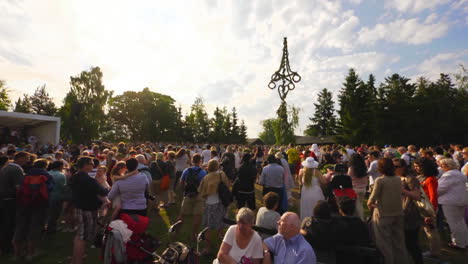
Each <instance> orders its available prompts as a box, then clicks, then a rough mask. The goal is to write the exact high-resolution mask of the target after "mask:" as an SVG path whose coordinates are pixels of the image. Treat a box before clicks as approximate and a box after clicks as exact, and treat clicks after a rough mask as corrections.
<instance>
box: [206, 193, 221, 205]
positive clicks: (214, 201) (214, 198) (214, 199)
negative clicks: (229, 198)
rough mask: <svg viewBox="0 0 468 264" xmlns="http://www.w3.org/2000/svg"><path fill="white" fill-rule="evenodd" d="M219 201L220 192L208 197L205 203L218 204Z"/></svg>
mask: <svg viewBox="0 0 468 264" xmlns="http://www.w3.org/2000/svg"><path fill="white" fill-rule="evenodd" d="M217 203H219V194H218V193H213V194H210V195H208V196H207V197H206V200H205V204H217Z"/></svg>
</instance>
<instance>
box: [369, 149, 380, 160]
mask: <svg viewBox="0 0 468 264" xmlns="http://www.w3.org/2000/svg"><path fill="white" fill-rule="evenodd" d="M369 155H370V156H371V157H374V158H376V159H378V158H379V157H380V152H379V151H377V150H374V151H371V152H370V153H369Z"/></svg>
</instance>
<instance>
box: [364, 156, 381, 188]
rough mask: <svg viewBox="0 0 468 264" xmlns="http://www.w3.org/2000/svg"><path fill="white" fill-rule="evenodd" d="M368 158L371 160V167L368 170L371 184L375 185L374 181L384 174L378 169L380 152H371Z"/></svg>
mask: <svg viewBox="0 0 468 264" xmlns="http://www.w3.org/2000/svg"><path fill="white" fill-rule="evenodd" d="M367 158H368V159H369V162H370V164H369V169H368V170H367V173H369V176H370V177H369V185H373V184H374V182H375V179H377V178H378V177H380V176H382V174H381V173H380V172H379V170H378V169H377V163H378V161H379V158H380V152H378V151H372V152H371V153H369V155H368V156H367Z"/></svg>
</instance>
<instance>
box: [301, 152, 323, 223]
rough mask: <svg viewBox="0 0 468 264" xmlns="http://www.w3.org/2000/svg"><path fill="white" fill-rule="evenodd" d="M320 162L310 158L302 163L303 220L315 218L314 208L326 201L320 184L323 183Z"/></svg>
mask: <svg viewBox="0 0 468 264" xmlns="http://www.w3.org/2000/svg"><path fill="white" fill-rule="evenodd" d="M318 165H319V164H318V162H316V161H315V160H314V158H311V157H308V158H307V159H306V160H305V161H303V162H302V166H303V168H302V169H301V170H300V171H299V179H300V181H301V184H302V189H301V220H303V219H304V218H306V217H310V216H313V208H314V206H315V204H316V203H317V202H318V201H320V200H325V196H324V195H323V191H322V188H320V184H321V183H323V176H322V173H321V172H320V170H319V169H318V168H317V167H318Z"/></svg>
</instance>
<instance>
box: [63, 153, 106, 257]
mask: <svg viewBox="0 0 468 264" xmlns="http://www.w3.org/2000/svg"><path fill="white" fill-rule="evenodd" d="M76 165H77V167H78V172H77V173H75V174H74V175H73V177H72V180H71V181H72V184H71V187H72V196H73V198H72V200H73V204H74V205H75V221H76V224H77V227H78V228H77V232H76V235H75V239H74V243H73V257H72V263H73V264H81V263H83V257H84V256H85V249H86V246H87V243H92V242H93V240H94V238H95V236H96V231H97V216H98V209H99V208H100V207H104V206H107V205H108V204H109V203H110V201H109V199H108V198H107V196H106V195H107V191H106V190H105V189H104V188H102V187H101V186H100V185H99V183H98V182H97V181H96V179H94V178H91V177H90V176H89V175H88V173H89V172H90V171H92V170H93V168H94V163H93V160H92V158H91V157H88V156H84V157H81V158H79V159H78V161H77V164H76Z"/></svg>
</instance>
